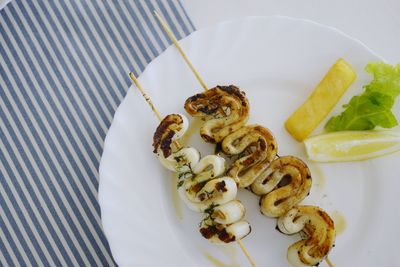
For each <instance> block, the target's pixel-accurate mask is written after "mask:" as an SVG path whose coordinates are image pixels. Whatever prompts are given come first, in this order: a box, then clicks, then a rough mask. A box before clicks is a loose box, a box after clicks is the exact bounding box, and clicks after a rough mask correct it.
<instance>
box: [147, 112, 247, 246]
mask: <svg viewBox="0 0 400 267" xmlns="http://www.w3.org/2000/svg"><path fill="white" fill-rule="evenodd" d="M187 128H188V120H187V118H186V117H185V116H184V115H182V114H170V115H168V116H166V117H165V118H164V119H163V120H162V121H161V122H160V124H159V125H158V127H157V129H156V131H155V133H154V137H153V147H154V151H153V152H154V153H156V154H157V157H158V159H159V161H160V162H161V164H162V165H163V166H165V167H166V168H167V169H169V170H171V171H174V172H177V174H178V180H179V182H178V185H177V186H178V192H179V196H180V198H181V199H182V201H183V202H184V203H185V204H186V205H187V206H188V208H189V209H191V210H193V211H197V212H202V213H204V219H203V220H202V221H201V223H200V233H201V234H202V235H203V237H205V238H207V239H209V240H210V241H211V242H215V243H229V242H232V241H236V240H240V239H242V238H244V237H245V236H247V235H248V234H249V233H250V231H251V228H250V225H249V223H248V222H246V221H245V220H243V218H244V215H245V208H244V206H243V205H242V203H241V202H240V201H238V200H235V198H236V194H237V185H236V182H235V180H234V179H233V178H231V177H229V176H223V174H224V173H225V159H224V158H222V157H220V156H217V155H208V156H205V157H203V158H201V157H200V153H199V152H198V150H196V149H195V148H193V147H185V148H181V147H180V145H179V144H178V143H177V141H178V140H179V139H180V138H182V137H183V135H184V134H185V132H186V131H187Z"/></svg>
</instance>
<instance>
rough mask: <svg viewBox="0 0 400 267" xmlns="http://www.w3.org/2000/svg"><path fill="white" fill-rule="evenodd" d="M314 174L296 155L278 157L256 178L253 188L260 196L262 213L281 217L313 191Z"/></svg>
mask: <svg viewBox="0 0 400 267" xmlns="http://www.w3.org/2000/svg"><path fill="white" fill-rule="evenodd" d="M311 184H312V179H311V173H310V170H309V169H308V167H307V165H306V164H305V163H304V162H303V161H302V160H300V159H298V158H296V157H293V156H285V157H280V158H277V159H275V160H274V161H273V162H272V163H271V164H270V166H269V167H268V168H267V169H266V170H265V171H264V172H263V173H262V174H261V175H260V176H259V177H258V178H257V179H256V180H255V181H254V183H253V184H252V185H251V190H252V191H253V193H255V194H256V195H260V196H262V197H261V199H260V209H261V212H262V213H263V214H264V215H266V216H268V217H279V216H282V215H283V214H285V213H286V212H287V211H288V210H289V209H291V208H292V207H294V206H295V205H297V204H298V203H299V202H300V201H302V200H303V199H304V198H305V197H306V196H307V195H308V193H309V192H310V188H311Z"/></svg>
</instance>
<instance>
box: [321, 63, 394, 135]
mask: <svg viewBox="0 0 400 267" xmlns="http://www.w3.org/2000/svg"><path fill="white" fill-rule="evenodd" d="M365 70H366V71H367V72H368V73H370V74H372V75H373V80H372V81H371V82H370V83H369V84H368V85H366V86H364V89H365V90H364V92H363V93H362V94H360V95H357V96H353V97H352V98H351V100H350V101H349V103H347V104H346V105H344V106H343V107H344V108H345V110H344V111H343V112H342V113H341V114H339V115H337V116H334V117H332V118H330V119H329V121H328V122H327V123H326V125H325V130H327V131H328V132H334V131H351V130H372V129H374V128H375V127H377V126H379V127H383V128H392V127H394V126H396V125H398V122H397V120H396V117H395V115H394V114H393V112H392V107H393V105H394V103H395V100H396V98H397V97H398V96H399V95H400V64H398V65H397V66H391V65H389V64H386V63H383V62H371V63H369V64H368V65H367V66H366V67H365Z"/></svg>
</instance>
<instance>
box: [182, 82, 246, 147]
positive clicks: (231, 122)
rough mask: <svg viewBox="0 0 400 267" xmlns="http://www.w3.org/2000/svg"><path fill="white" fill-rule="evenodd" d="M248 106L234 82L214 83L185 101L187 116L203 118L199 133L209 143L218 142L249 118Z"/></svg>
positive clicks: (243, 94) (244, 95)
mask: <svg viewBox="0 0 400 267" xmlns="http://www.w3.org/2000/svg"><path fill="white" fill-rule="evenodd" d="M249 108H250V105H249V101H248V100H247V97H246V94H245V93H244V92H243V91H240V89H239V88H237V87H236V86H234V85H229V86H216V87H214V88H212V89H210V90H207V91H206V92H204V93H200V94H196V95H194V96H191V97H189V98H188V99H187V100H186V102H185V110H186V111H187V112H188V113H189V114H190V115H191V116H194V117H201V118H204V119H205V121H206V122H205V123H204V125H203V126H202V127H201V129H200V135H201V137H202V138H203V139H204V140H205V141H206V142H209V143H219V142H221V141H222V140H223V139H224V138H225V137H226V136H227V135H228V134H230V133H232V132H234V131H236V130H238V129H240V128H241V127H242V126H243V125H244V124H245V123H246V122H247V119H248V118H249Z"/></svg>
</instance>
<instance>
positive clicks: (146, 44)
mask: <svg viewBox="0 0 400 267" xmlns="http://www.w3.org/2000/svg"><path fill="white" fill-rule="evenodd" d="M153 10H159V11H160V13H162V14H163V16H164V17H165V19H166V20H167V22H168V23H169V25H170V26H171V28H172V30H173V31H174V33H175V35H176V36H177V37H179V38H182V37H184V36H186V35H188V34H189V33H190V32H192V31H193V30H194V27H193V25H192V24H191V22H190V20H189V18H188V17H187V15H186V13H185V11H184V9H183V7H182V5H181V3H180V2H179V1H178V0H176V1H172V0H168V1H167V0H129V1H128V0H118V1H103V0H35V1H30V0H20V1H18V0H14V1H12V2H11V3H9V4H8V5H7V6H6V7H5V8H4V9H3V10H1V11H0V54H1V58H0V72H1V77H0V90H1V91H0V108H1V110H0V112H1V113H0V115H1V121H0V122H1V124H0V137H1V141H0V142H1V143H0V148H1V149H0V179H1V180H0V204H1V205H0V216H1V217H0V226H1V227H0V265H1V266H113V265H115V263H114V261H113V259H112V257H111V255H110V250H109V247H108V244H107V240H106V239H105V237H104V235H103V232H102V229H101V222H100V214H99V206H98V203H97V188H98V165H99V160H100V157H101V153H102V147H103V140H104V138H105V136H106V133H107V129H108V128H109V126H110V124H111V120H112V118H113V114H114V112H115V110H116V108H117V107H118V105H119V103H120V102H121V100H122V99H123V97H124V95H125V93H126V90H127V89H128V87H129V85H130V80H129V77H128V76H127V73H128V72H129V71H134V72H136V74H139V73H140V72H141V71H142V70H143V69H144V68H145V66H146V65H147V64H148V63H149V62H150V61H151V60H152V59H153V58H154V57H156V56H157V55H158V54H160V53H161V52H162V51H163V50H164V49H165V48H166V47H167V46H168V45H169V39H168V37H167V36H166V35H165V34H164V32H163V31H162V29H161V28H160V26H159V25H158V23H157V21H156V20H155V18H154V16H153V13H152V12H153Z"/></svg>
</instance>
